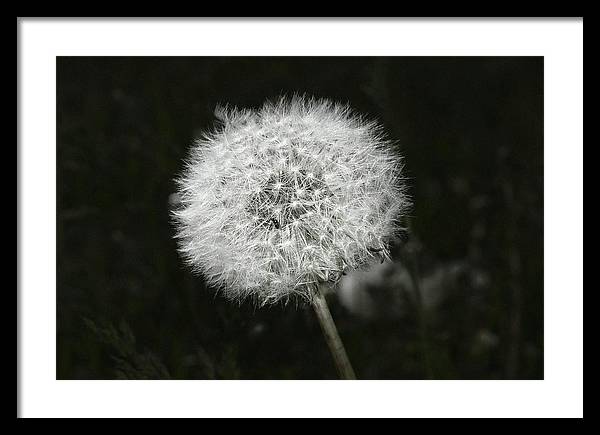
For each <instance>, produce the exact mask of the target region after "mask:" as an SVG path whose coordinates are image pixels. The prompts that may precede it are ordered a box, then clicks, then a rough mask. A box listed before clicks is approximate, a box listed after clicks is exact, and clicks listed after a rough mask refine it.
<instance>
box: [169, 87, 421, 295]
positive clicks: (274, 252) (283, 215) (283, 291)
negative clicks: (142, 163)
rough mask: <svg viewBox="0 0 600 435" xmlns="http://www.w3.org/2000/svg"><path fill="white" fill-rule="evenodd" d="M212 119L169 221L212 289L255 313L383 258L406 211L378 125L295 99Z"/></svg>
mask: <svg viewBox="0 0 600 435" xmlns="http://www.w3.org/2000/svg"><path fill="white" fill-rule="evenodd" d="M215 113H216V115H217V117H218V118H219V119H220V120H221V125H220V126H219V127H218V128H217V129H215V131H213V132H211V133H209V134H205V136H204V137H203V138H202V139H199V140H197V141H196V142H195V145H194V147H193V148H192V150H191V155H190V157H189V160H188V161H187V165H186V167H185V170H184V171H183V174H182V175H181V176H180V177H179V178H178V180H177V182H178V186H179V189H178V194H179V196H180V197H181V202H180V205H179V207H178V208H177V209H176V210H174V211H173V216H174V221H175V225H176V237H177V239H178V242H179V250H180V253H181V254H182V256H183V258H184V259H185V260H186V262H187V263H188V264H189V265H191V266H192V268H193V269H194V270H195V271H197V272H199V273H201V274H203V275H204V277H205V278H206V279H207V281H208V283H209V284H211V285H212V286H213V287H215V288H216V289H217V290H221V291H222V292H223V293H224V294H225V295H226V296H227V297H229V298H231V299H235V300H243V299H246V298H248V297H254V298H256V300H257V301H258V302H259V303H260V304H267V303H275V302H278V301H288V300H289V299H291V298H292V297H294V296H299V297H300V298H302V299H305V300H311V298H312V296H313V293H314V289H315V288H316V286H317V285H318V284H319V283H323V282H329V283H336V282H337V281H338V280H339V279H340V277H341V276H342V274H343V273H344V272H345V271H347V270H351V269H356V268H359V267H362V266H364V265H367V264H369V263H371V262H372V261H374V260H377V259H378V260H381V259H384V258H387V257H389V244H390V242H391V241H392V240H393V239H394V238H395V236H397V235H398V234H399V232H401V231H403V228H402V227H401V224H400V221H401V218H402V217H403V216H404V215H405V213H406V212H407V211H408V209H409V207H410V201H409V199H408V197H407V195H406V193H405V183H404V178H403V177H402V173H401V171H402V160H401V157H400V156H399V155H398V154H396V153H395V152H394V151H393V149H392V147H391V144H390V143H389V141H387V140H385V139H384V138H383V135H382V133H381V128H380V127H379V125H378V124H377V123H375V122H372V121H366V120H364V119H363V118H362V117H360V116H358V115H356V114H354V113H353V112H352V111H351V110H350V108H349V107H348V106H345V105H340V104H334V103H332V102H330V101H328V100H316V99H312V98H311V99H309V98H304V97H297V96H296V97H292V98H281V99H280V100H279V101H278V102H276V103H270V102H267V103H265V104H264V105H263V106H262V107H261V108H260V109H259V110H255V111H254V110H239V109H236V108H233V109H227V108H217V110H216V112H215Z"/></svg>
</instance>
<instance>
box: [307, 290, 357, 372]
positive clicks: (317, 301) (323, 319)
mask: <svg viewBox="0 0 600 435" xmlns="http://www.w3.org/2000/svg"><path fill="white" fill-rule="evenodd" d="M312 305H313V308H314V309H315V313H316V314H317V318H318V319H319V323H320V324H321V329H322V330H323V335H324V336H325V341H326V342H327V345H328V346H329V350H330V351H331V355H332V356H333V360H334V361H335V366H336V368H337V370H338V374H339V376H340V379H356V375H355V374H354V369H353V368H352V365H351V364H350V360H349V359H348V355H347V354H346V349H344V344H343V343H342V339H341V338H340V335H339V334H338V331H337V328H336V326H335V323H334V322H333V317H331V312H330V311H329V307H328V306H327V301H326V300H325V296H324V295H323V292H322V289H321V288H317V291H316V292H315V295H314V298H313V303H312Z"/></svg>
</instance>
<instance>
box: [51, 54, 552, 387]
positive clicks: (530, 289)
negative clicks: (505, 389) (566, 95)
mask: <svg viewBox="0 0 600 435" xmlns="http://www.w3.org/2000/svg"><path fill="white" fill-rule="evenodd" d="M293 92H299V93H304V92H305V93H307V94H309V95H315V96H318V97H328V98H332V99H335V100H340V101H347V102H350V104H351V105H352V106H353V107H354V108H356V109H357V110H359V111H361V112H365V113H367V114H369V115H370V116H371V117H374V118H377V119H379V120H380V121H381V122H382V123H383V124H384V126H385V128H386V130H387V132H388V134H389V137H390V138H392V139H393V140H395V141H396V142H397V146H398V147H399V149H400V150H401V152H402V153H403V154H404V155H405V157H406V171H407V176H408V177H409V178H410V184H411V189H410V193H411V195H412V197H413V199H414V203H415V207H414V210H413V213H412V216H411V218H410V227H411V233H410V236H409V238H408V240H407V241H406V243H405V244H402V245H399V246H397V247H396V248H395V249H394V252H393V258H394V260H395V262H394V263H393V264H384V265H380V266H379V267H378V268H375V269H374V270H372V271H369V272H359V273H356V274H350V275H349V276H348V277H346V278H345V282H343V283H342V285H341V286H340V290H339V292H338V296H337V297H334V298H332V299H331V309H332V312H333V316H334V318H335V320H336V323H337V324H338V328H339V329H340V334H341V336H342V338H343V340H344V342H345V345H346V348H347V351H348V354H349V356H350V358H351V360H352V362H353V364H354V366H355V369H356V372H357V374H358V376H359V378H363V379H424V378H434V379H503V378H517V379H539V378H543V59H542V58H528V57H514V58H513V57H469V58H455V57H447V58H445V57H436V58H427V57H407V58H404V57H389V58H388V57H385V58H345V57H331V58H311V57H298V58H286V57H281V58H269V57H244V58H231V57H218V58H177V57H173V58H171V57H161V58H145V57H123V58H106V57H61V58H58V59H57V123H58V125H57V153H58V155H57V190H58V191H57V263H58V264H57V268H58V270H57V377H58V378H59V379H112V378H128V379H138V378H143V379H149V378H151V379H158V378H161V379H164V378H174V379H330V378H336V372H335V368H334V366H333V364H332V361H331V358H330V356H329V354H328V350H327V347H326V345H325V342H324V340H323V338H322V337H321V333H320V329H319V325H318V323H317V322H316V319H315V317H314V315H313V313H312V312H311V310H310V309H309V308H307V307H296V306H292V305H288V306H276V307H272V308H257V307H254V306H252V305H251V304H242V305H241V306H238V305H236V304H232V303H230V302H228V301H226V300H223V299H222V298H220V297H218V296H216V297H215V295H214V293H213V292H212V291H211V290H210V289H207V288H206V286H205V284H204V282H203V280H202V278H201V277H195V276H192V275H191V273H190V272H189V270H187V269H186V268H185V267H184V266H183V265H182V263H181V261H180V259H179V257H178V254H177V252H176V244H175V242H174V240H173V228H172V225H171V222H170V218H169V208H170V195H171V194H172V193H173V192H174V191H175V188H174V184H173V178H174V176H175V175H176V174H177V173H178V172H179V171H180V170H181V168H182V161H183V158H184V157H185V156H186V154H187V150H188V147H189V146H190V144H191V143H192V141H193V139H194V138H195V137H196V136H197V135H199V133H200V132H201V131H203V130H205V129H209V128H210V127H211V125H212V123H213V121H214V116H213V110H214V108H215V106H216V104H217V103H219V102H228V103H230V104H234V105H239V106H245V107H256V106H259V105H260V104H262V102H263V101H264V100H265V99H267V98H275V97H277V96H278V95H280V94H282V93H293ZM115 325H118V326H115Z"/></svg>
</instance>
